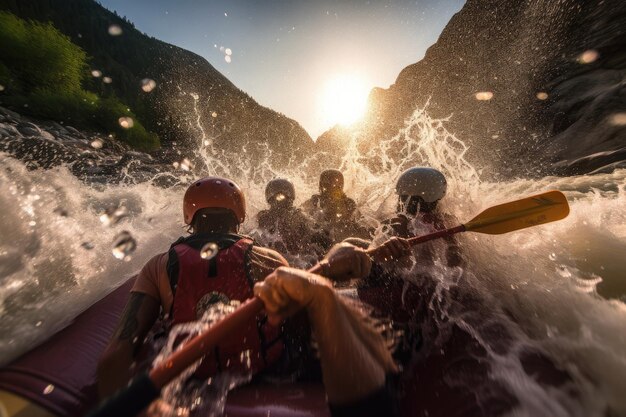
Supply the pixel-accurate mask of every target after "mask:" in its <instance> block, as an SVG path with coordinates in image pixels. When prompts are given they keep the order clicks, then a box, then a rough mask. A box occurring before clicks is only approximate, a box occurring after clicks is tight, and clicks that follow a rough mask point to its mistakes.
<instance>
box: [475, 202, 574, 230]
mask: <svg viewBox="0 0 626 417" xmlns="http://www.w3.org/2000/svg"><path fill="white" fill-rule="evenodd" d="M568 214H569V205H568V204H567V199H566V198H565V196H564V195H563V193H562V192H560V191H548V192H547V193H543V194H537V195H534V196H531V197H527V198H523V199H521V200H517V201H511V202H510V203H504V204H500V205H498V206H494V207H490V208H488V209H487V210H485V211H483V212H482V213H480V214H479V215H478V216H476V217H474V218H473V219H472V220H470V221H469V222H468V223H465V225H464V226H465V230H467V231H471V232H479V233H487V234H490V235H500V234H502V233H508V232H512V231H514V230H519V229H525V228H527V227H531V226H537V225H539V224H544V223H550V222H553V221H556V220H561V219H564V218H565V217H567V215H568Z"/></svg>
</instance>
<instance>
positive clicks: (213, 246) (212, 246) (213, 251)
mask: <svg viewBox="0 0 626 417" xmlns="http://www.w3.org/2000/svg"><path fill="white" fill-rule="evenodd" d="M219 251H220V247H219V246H218V245H217V243H214V242H209V243H207V244H206V245H204V246H203V247H202V249H201V250H200V257H201V258H202V259H206V260H207V261H208V260H210V259H213V258H214V257H215V255H217V254H218V252H219Z"/></svg>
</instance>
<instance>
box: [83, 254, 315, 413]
mask: <svg viewBox="0 0 626 417" xmlns="http://www.w3.org/2000/svg"><path fill="white" fill-rule="evenodd" d="M320 269H321V266H320V265H319V264H317V265H315V266H314V267H312V268H311V269H309V272H312V273H316V272H319V271H320ZM262 309H263V301H261V299H260V298H258V297H252V298H250V299H249V300H247V301H245V302H243V303H242V304H241V305H240V306H239V307H237V309H236V310H235V311H233V312H232V313H230V314H229V315H228V316H226V317H224V318H223V319H222V320H220V321H218V322H216V323H214V324H213V325H212V326H211V327H210V328H209V329H207V330H206V331H205V332H204V333H200V334H199V335H197V336H195V337H194V338H192V339H191V340H190V341H188V342H187V343H185V345H184V346H183V347H182V348H180V349H179V350H177V351H176V352H174V353H172V355H171V356H170V357H169V358H167V359H166V360H165V361H164V362H162V363H160V364H159V365H157V366H155V367H154V368H153V369H152V370H151V371H150V372H146V373H143V374H141V375H139V376H138V377H136V378H134V379H133V380H132V381H131V382H130V384H129V385H128V386H127V387H126V388H122V389H121V390H119V391H118V392H117V393H115V394H114V395H113V396H111V397H109V398H107V399H105V400H103V401H102V402H101V403H100V405H99V406H98V408H96V409H94V410H92V411H91V412H90V413H89V414H88V415H87V417H133V416H135V415H137V414H139V413H140V412H141V411H142V410H143V409H144V408H146V407H147V406H148V405H150V403H151V402H152V401H154V400H155V399H157V398H158V397H159V395H160V393H161V389H162V388H163V387H165V386H166V385H167V384H168V383H170V382H171V381H172V380H173V379H174V378H176V376H177V375H179V374H180V373H182V372H183V371H184V370H185V369H187V368H188V367H189V366H191V365H192V364H193V363H195V362H196V361H197V360H199V359H200V358H202V357H203V356H204V355H206V354H207V353H209V352H211V351H212V350H213V348H214V347H215V346H216V345H217V344H218V343H219V342H220V340H222V339H223V338H224V337H225V336H227V335H228V334H230V333H232V332H233V331H235V330H236V329H238V328H239V327H241V326H242V325H243V324H245V323H246V322H248V321H249V320H251V319H252V318H253V317H255V316H256V315H257V314H259V313H260V312H261V310H262Z"/></svg>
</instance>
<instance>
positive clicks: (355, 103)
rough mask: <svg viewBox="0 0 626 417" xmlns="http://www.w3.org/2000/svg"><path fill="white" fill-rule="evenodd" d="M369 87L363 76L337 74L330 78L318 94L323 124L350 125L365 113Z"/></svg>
mask: <svg viewBox="0 0 626 417" xmlns="http://www.w3.org/2000/svg"><path fill="white" fill-rule="evenodd" d="M368 94H369V88H368V86H367V84H366V82H365V80H363V78H361V77H359V76H355V75H347V74H344V75H339V76H336V77H334V78H332V79H330V80H329V81H328V82H327V83H326V85H325V87H324V90H323V91H322V94H321V96H320V104H319V106H320V107H319V108H320V110H321V112H322V117H323V120H324V123H325V124H328V125H335V124H341V125H344V126H346V125H351V124H352V123H354V122H356V121H357V120H359V119H360V118H361V117H362V116H363V114H364V113H365V109H366V107H367V97H368Z"/></svg>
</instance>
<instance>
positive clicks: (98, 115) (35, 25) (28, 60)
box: [0, 12, 160, 150]
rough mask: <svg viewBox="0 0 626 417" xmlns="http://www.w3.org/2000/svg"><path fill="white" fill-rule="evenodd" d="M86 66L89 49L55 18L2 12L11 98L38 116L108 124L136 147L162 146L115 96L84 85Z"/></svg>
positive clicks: (0, 60)
mask: <svg viewBox="0 0 626 417" xmlns="http://www.w3.org/2000/svg"><path fill="white" fill-rule="evenodd" d="M87 69H88V66H87V55H86V54H85V52H84V51H83V50H82V49H81V48H80V47H79V46H77V45H75V44H74V43H72V41H71V40H70V38H68V37H67V36H65V35H64V34H62V33H61V32H59V31H58V30H57V29H56V28H55V27H54V26H52V24H50V23H39V22H34V21H26V20H23V19H20V18H18V17H16V16H15V15H13V14H11V13H7V12H0V84H2V85H3V86H4V87H5V88H6V89H7V91H6V95H7V97H6V101H7V103H9V104H12V105H13V106H14V107H19V108H20V110H21V111H25V109H26V111H28V112H29V113H30V114H33V115H35V116H39V117H46V118H51V119H55V120H63V121H67V122H71V123H73V124H75V125H77V126H85V127H97V128H99V129H105V130H106V131H108V132H111V133H115V135H116V137H118V138H119V139H121V140H122V141H124V142H126V143H128V144H129V145H130V146H132V147H134V148H137V149H141V150H153V149H156V148H158V147H159V145H160V144H159V138H158V136H157V135H155V134H154V133H151V132H148V131H146V129H145V128H144V127H143V126H142V124H141V123H140V122H139V120H137V117H136V116H135V114H133V113H132V112H130V110H128V108H127V106H126V105H124V104H123V103H121V102H120V101H119V100H118V99H117V98H116V97H114V96H110V97H106V98H100V97H98V96H97V95H96V94H94V93H92V92H89V91H86V90H84V89H83V87H82V84H83V82H84V81H85V74H86V73H87ZM5 84H6V85H5ZM25 105H27V106H26V107H25ZM121 117H130V118H132V120H133V126H132V127H129V128H126V129H125V128H123V127H122V126H121V125H120V123H119V120H120V118H121Z"/></svg>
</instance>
